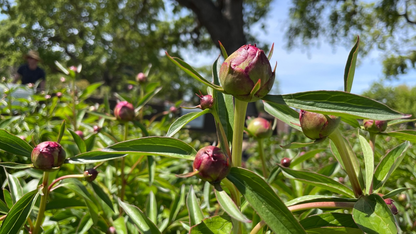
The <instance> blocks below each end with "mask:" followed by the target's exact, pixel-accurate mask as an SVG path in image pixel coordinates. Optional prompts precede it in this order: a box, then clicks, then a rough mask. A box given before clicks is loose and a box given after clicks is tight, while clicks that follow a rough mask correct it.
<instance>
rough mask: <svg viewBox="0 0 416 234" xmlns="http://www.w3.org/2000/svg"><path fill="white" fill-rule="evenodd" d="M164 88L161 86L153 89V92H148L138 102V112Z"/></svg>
mask: <svg viewBox="0 0 416 234" xmlns="http://www.w3.org/2000/svg"><path fill="white" fill-rule="evenodd" d="M160 90H162V88H161V87H159V88H157V89H155V90H152V92H149V93H146V94H145V95H144V97H143V98H142V99H140V100H139V102H138V103H137V104H136V106H137V107H136V109H135V110H134V111H135V112H136V113H137V112H138V111H139V110H141V109H142V108H143V106H145V105H146V104H147V103H148V102H149V101H150V100H151V99H152V98H153V97H154V96H155V95H156V94H157V93H159V91H160Z"/></svg>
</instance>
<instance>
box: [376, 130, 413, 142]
mask: <svg viewBox="0 0 416 234" xmlns="http://www.w3.org/2000/svg"><path fill="white" fill-rule="evenodd" d="M381 134H382V135H389V136H391V137H394V138H397V139H400V140H403V141H410V142H412V143H416V131H414V130H401V131H393V132H385V133H381Z"/></svg>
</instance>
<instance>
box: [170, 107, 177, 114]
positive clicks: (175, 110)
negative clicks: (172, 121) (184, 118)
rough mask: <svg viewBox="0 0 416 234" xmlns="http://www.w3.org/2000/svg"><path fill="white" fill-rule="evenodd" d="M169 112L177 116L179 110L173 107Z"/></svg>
mask: <svg viewBox="0 0 416 234" xmlns="http://www.w3.org/2000/svg"><path fill="white" fill-rule="evenodd" d="M169 112H171V113H173V114H176V113H177V112H178V108H176V107H175V106H171V107H170V108H169Z"/></svg>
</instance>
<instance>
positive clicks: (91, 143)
mask: <svg viewBox="0 0 416 234" xmlns="http://www.w3.org/2000/svg"><path fill="white" fill-rule="evenodd" d="M96 137H97V134H92V135H91V136H89V137H88V138H87V139H85V141H84V142H85V146H86V148H87V151H91V150H92V149H93V148H94V144H95V138H96Z"/></svg>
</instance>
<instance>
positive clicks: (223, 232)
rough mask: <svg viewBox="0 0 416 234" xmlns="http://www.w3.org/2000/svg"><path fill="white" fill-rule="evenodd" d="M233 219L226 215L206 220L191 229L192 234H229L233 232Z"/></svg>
mask: <svg viewBox="0 0 416 234" xmlns="http://www.w3.org/2000/svg"><path fill="white" fill-rule="evenodd" d="M232 228H233V224H232V222H231V218H230V217H228V216H226V215H221V216H213V217H209V218H206V219H204V220H203V221H202V223H200V224H198V225H195V226H193V227H192V228H191V230H190V232H189V233H190V234H229V233H231V232H232Z"/></svg>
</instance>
